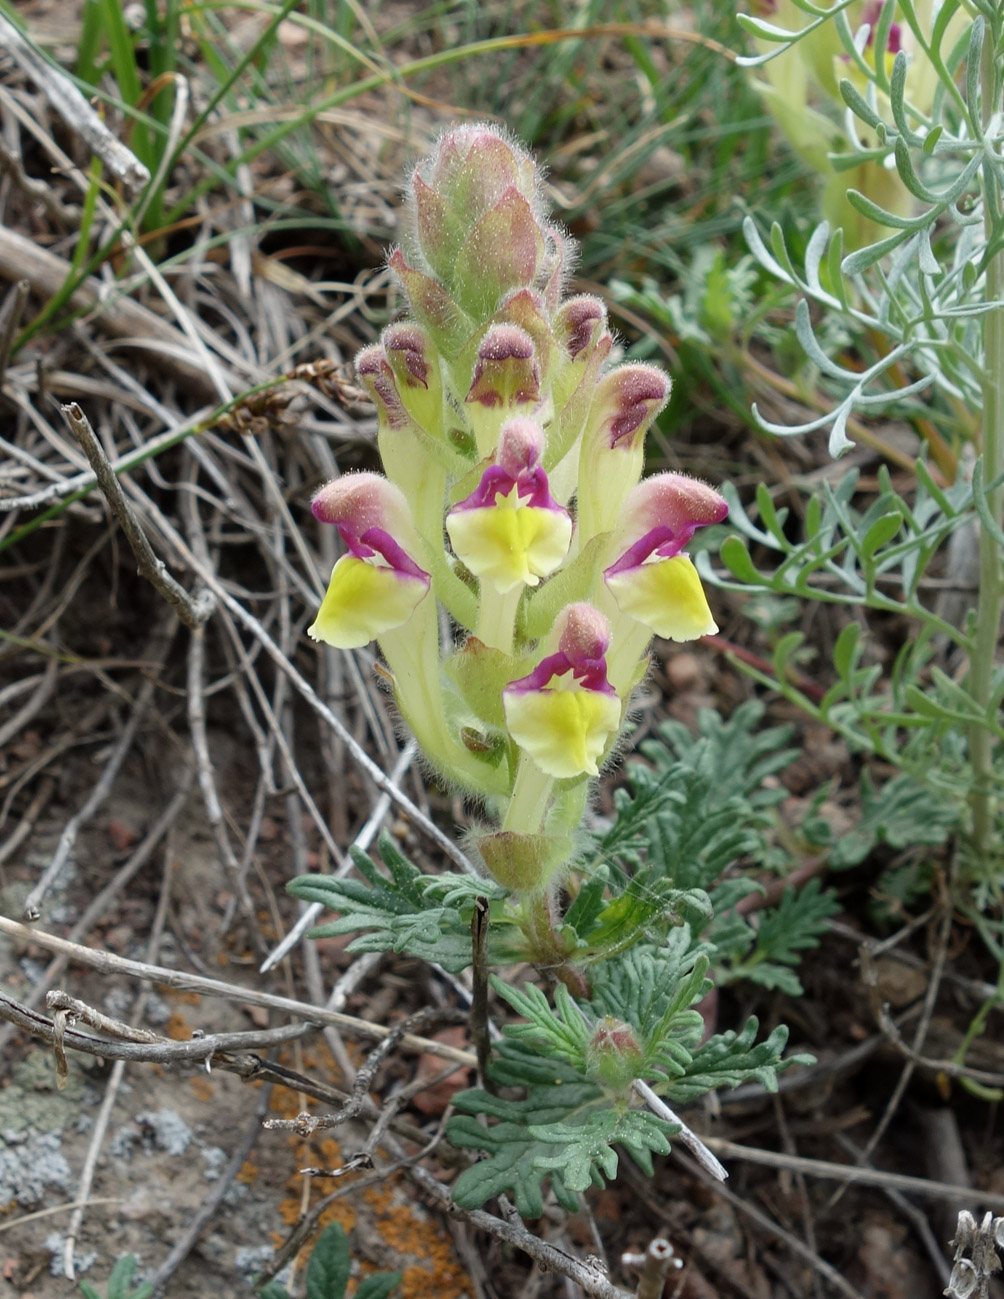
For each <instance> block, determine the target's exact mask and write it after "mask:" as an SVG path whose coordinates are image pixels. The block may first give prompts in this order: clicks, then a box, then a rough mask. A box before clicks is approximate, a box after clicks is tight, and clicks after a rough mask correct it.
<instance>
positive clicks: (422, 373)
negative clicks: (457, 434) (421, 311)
mask: <svg viewBox="0 0 1004 1299" xmlns="http://www.w3.org/2000/svg"><path fill="white" fill-rule="evenodd" d="M380 341H381V343H382V344H383V350H384V354H385V356H386V358H387V362H388V364H389V366H390V368H391V370H392V371H393V373H394V378H395V380H396V381H397V393H398V399H399V400H400V402H401V403H402V405H404V406H405V408H406V409H407V410H408V412H409V413H410V414H411V415H412V417H413V418H414V419H415V420H416V421H417V423H418V424H420V425H421V426H422V428H423V429H425V431H426V432H427V433H428V434H429V435H430V436H431V437H440V436H441V432H442V425H443V400H444V398H443V380H442V375H441V374H440V369H439V356H438V355H437V352H436V347H435V344H434V343H433V341H432V339H431V338H430V336H429V335H428V333H427V332H426V331H425V330H424V329H422V328H421V327H420V326H419V325H414V324H411V323H410V322H408V321H404V322H402V323H401V324H397V325H390V326H389V327H388V328H387V329H385V330H384V331H383V335H382V337H381V339H380Z"/></svg>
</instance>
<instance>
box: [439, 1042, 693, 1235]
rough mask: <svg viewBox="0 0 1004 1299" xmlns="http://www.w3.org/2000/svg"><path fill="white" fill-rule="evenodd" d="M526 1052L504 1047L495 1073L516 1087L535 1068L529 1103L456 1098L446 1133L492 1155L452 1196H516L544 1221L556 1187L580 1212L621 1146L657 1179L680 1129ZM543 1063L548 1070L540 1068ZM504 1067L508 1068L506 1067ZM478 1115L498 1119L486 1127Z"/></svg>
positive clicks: (523, 1208)
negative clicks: (581, 1197)
mask: <svg viewBox="0 0 1004 1299" xmlns="http://www.w3.org/2000/svg"><path fill="white" fill-rule="evenodd" d="M528 1054H529V1053H528V1050H527V1047H526V1046H525V1045H523V1044H517V1043H513V1042H505V1043H503V1044H502V1046H501V1048H500V1051H499V1058H500V1060H501V1061H503V1062H504V1065H503V1068H502V1069H501V1070H500V1069H499V1068H498V1067H497V1062H493V1064H492V1065H491V1066H490V1068H489V1073H490V1075H491V1076H492V1077H493V1078H494V1079H495V1080H496V1081H497V1082H499V1083H504V1084H505V1085H509V1080H511V1079H512V1078H513V1077H519V1078H523V1077H524V1076H525V1075H526V1073H527V1072H530V1073H531V1074H532V1073H534V1072H535V1070H536V1076H537V1079H538V1081H535V1082H534V1083H532V1084H531V1085H530V1086H529V1087H528V1089H527V1093H526V1096H525V1098H524V1099H522V1100H507V1099H504V1098H502V1097H499V1096H495V1095H492V1094H491V1093H490V1092H486V1091H482V1090H480V1089H478V1090H473V1091H468V1092H461V1093H460V1095H459V1096H457V1097H456V1099H455V1105H456V1108H457V1109H458V1110H460V1111H462V1113H461V1114H460V1115H458V1116H456V1117H455V1118H452V1119H451V1120H450V1122H449V1123H448V1124H447V1136H448V1137H449V1139H450V1141H452V1142H453V1144H454V1145H456V1146H462V1147H464V1148H468V1149H475V1150H483V1151H485V1152H486V1156H487V1157H486V1158H485V1159H482V1160H481V1161H480V1162H478V1163H476V1164H473V1165H472V1166H471V1167H470V1168H467V1169H465V1170H464V1172H463V1173H461V1175H460V1177H459V1178H458V1179H457V1181H456V1183H455V1185H454V1188H453V1198H454V1199H455V1200H456V1202H457V1203H458V1204H459V1205H461V1207H463V1208H475V1207H476V1206H477V1205H480V1204H484V1202H485V1201H486V1200H488V1199H490V1198H491V1197H492V1196H494V1195H499V1194H502V1193H510V1194H511V1195H512V1196H513V1199H514V1200H515V1202H516V1208H517V1209H518V1210H519V1212H520V1213H521V1214H522V1215H523V1216H524V1217H526V1218H536V1217H539V1216H540V1214H541V1213H542V1212H543V1206H544V1187H545V1185H546V1184H547V1182H550V1185H551V1188H552V1190H553V1191H554V1194H555V1197H556V1198H557V1200H558V1202H559V1203H560V1204H561V1205H563V1206H564V1207H565V1208H567V1209H568V1210H569V1211H570V1212H574V1211H575V1210H576V1209H577V1208H578V1205H579V1202H578V1192H580V1191H584V1190H585V1189H586V1187H587V1186H589V1185H597V1186H602V1185H603V1183H604V1180H605V1179H606V1178H609V1177H612V1176H613V1175H614V1174H615V1173H616V1170H617V1153H616V1151H615V1150H614V1149H613V1148H612V1147H613V1145H614V1144H615V1143H617V1144H621V1145H623V1146H624V1147H625V1149H627V1151H628V1152H629V1153H630V1154H631V1156H632V1158H633V1159H634V1160H635V1161H636V1162H637V1163H638V1165H639V1167H641V1168H642V1169H643V1170H644V1171H645V1172H647V1173H649V1174H651V1171H652V1162H651V1156H652V1154H653V1153H655V1154H665V1153H666V1152H667V1151H668V1150H669V1137H671V1136H672V1135H673V1134H674V1133H675V1132H676V1131H677V1128H676V1127H675V1126H674V1125H673V1124H670V1123H667V1122H665V1120H662V1119H659V1118H657V1117H656V1116H655V1115H653V1114H649V1113H648V1112H647V1111H635V1110H630V1109H628V1108H626V1107H625V1106H622V1105H621V1106H618V1105H614V1104H612V1103H611V1102H610V1100H609V1099H608V1098H607V1097H606V1096H605V1095H604V1094H603V1092H602V1091H601V1089H600V1088H599V1087H597V1086H595V1085H594V1084H593V1083H591V1082H589V1081H588V1080H587V1079H585V1078H584V1077H583V1076H582V1075H581V1074H580V1073H579V1072H578V1071H577V1070H575V1069H573V1068H572V1066H571V1065H569V1064H567V1063H566V1062H565V1061H561V1060H553V1061H550V1060H549V1061H547V1062H542V1061H540V1060H539V1059H538V1060H536V1061H532V1062H531V1067H530V1069H529V1071H528V1070H527V1068H526V1066H527V1063H528V1061H527V1057H528ZM541 1065H544V1068H543V1069H541ZM505 1066H508V1068H506V1067H505ZM473 1115H486V1116H488V1117H489V1118H493V1119H497V1120H498V1122H496V1123H492V1124H489V1125H488V1126H487V1127H485V1126H484V1125H483V1124H481V1123H479V1122H478V1120H477V1119H476V1118H474V1117H469V1116H473Z"/></svg>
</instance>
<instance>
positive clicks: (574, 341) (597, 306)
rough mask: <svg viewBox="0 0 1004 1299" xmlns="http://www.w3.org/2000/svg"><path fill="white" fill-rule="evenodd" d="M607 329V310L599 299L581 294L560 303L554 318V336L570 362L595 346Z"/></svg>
mask: <svg viewBox="0 0 1004 1299" xmlns="http://www.w3.org/2000/svg"><path fill="white" fill-rule="evenodd" d="M606 328H607V309H606V307H605V306H604V305H603V303H602V302H601V301H600V299H599V298H591V297H588V296H586V295H585V294H583V295H582V296H581V297H578V298H569V299H568V301H567V302H565V303H562V305H561V307H560V308H559V310H558V313H557V315H556V316H555V318H554V334H555V337H556V338H557V339H558V341H559V342H560V343H561V345H562V347H563V348H564V349H565V352H566V354H567V356H568V359H569V360H570V361H576V360H579V359H581V357H582V353H583V352H586V351H588V350H589V349H591V348H593V347H594V346H595V345H596V340H597V339H598V338H599V337H600V335H601V334H603V333H604V331H605V330H606Z"/></svg>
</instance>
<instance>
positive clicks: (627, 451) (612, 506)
mask: <svg viewBox="0 0 1004 1299" xmlns="http://www.w3.org/2000/svg"><path fill="white" fill-rule="evenodd" d="M669 391H670V380H669V375H667V374H664V373H663V371H662V370H660V369H658V367H657V366H654V365H641V364H632V365H621V366H618V367H617V369H615V370H611V371H610V373H609V374H606V375H604V376H603V378H602V379H601V380H600V381H599V383H598V384H597V385H596V395H595V397H594V399H593V404H592V407H591V408H590V411H589V418H588V420H587V422H586V427H585V431H584V432H583V435H582V450H581V453H580V457H579V492H578V501H579V542H580V545H585V544H586V542H587V541H589V540H590V538H591V537H594V536H596V535H597V534H598V533H601V532H609V531H610V530H611V529H612V528H613V527H614V526H615V525H616V522H617V520H618V518H619V517H620V515H621V511H622V507H623V504H624V498H625V497H626V496H627V494H628V492H629V491H630V490H631V488H632V487H634V486H635V485H636V484H637V482H638V479H639V478H640V477H641V471H642V468H643V466H644V460H645V448H644V439H645V433H646V432H647V430H648V427H649V425H650V424H651V423H652V421H653V420H654V419H655V417H656V415H657V414H658V413H659V411H660V410H662V408H663V406H665V404H666V402H667V401H668V400H669Z"/></svg>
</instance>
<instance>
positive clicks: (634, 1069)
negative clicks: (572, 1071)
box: [586, 1015, 645, 1096]
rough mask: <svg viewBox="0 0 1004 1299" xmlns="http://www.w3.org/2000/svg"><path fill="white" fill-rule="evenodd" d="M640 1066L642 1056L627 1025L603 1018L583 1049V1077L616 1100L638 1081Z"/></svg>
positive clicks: (634, 1034)
mask: <svg viewBox="0 0 1004 1299" xmlns="http://www.w3.org/2000/svg"><path fill="white" fill-rule="evenodd" d="M644 1063H645V1055H644V1052H643V1051H642V1049H641V1046H640V1045H639V1042H638V1038H637V1035H636V1033H635V1030H634V1029H633V1028H632V1027H631V1025H630V1024H625V1023H624V1021H623V1020H620V1019H614V1017H613V1016H612V1015H605V1016H604V1017H603V1019H601V1020H600V1021H599V1023H598V1024H597V1025H596V1027H595V1028H594V1029H593V1034H592V1037H591V1038H590V1039H589V1045H588V1046H587V1047H586V1076H587V1077H588V1078H590V1079H591V1080H592V1081H593V1082H595V1083H598V1084H599V1085H600V1086H601V1087H603V1088H604V1089H605V1090H606V1091H609V1092H613V1093H614V1095H616V1096H627V1095H628V1094H629V1093H630V1091H631V1084H632V1083H633V1082H634V1080H635V1079H636V1078H640V1077H641V1073H642V1069H643V1067H644Z"/></svg>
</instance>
